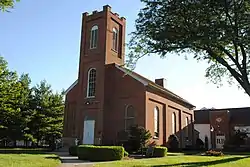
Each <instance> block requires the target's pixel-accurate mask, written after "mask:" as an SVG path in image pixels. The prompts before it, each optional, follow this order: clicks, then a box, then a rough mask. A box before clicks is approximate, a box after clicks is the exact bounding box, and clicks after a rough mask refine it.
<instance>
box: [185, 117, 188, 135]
mask: <svg viewBox="0 0 250 167" xmlns="http://www.w3.org/2000/svg"><path fill="white" fill-rule="evenodd" d="M185 123H186V125H185V126H186V127H185V129H186V132H185V133H186V137H187V138H188V131H189V130H188V129H189V128H188V127H189V119H188V117H186V119H185Z"/></svg>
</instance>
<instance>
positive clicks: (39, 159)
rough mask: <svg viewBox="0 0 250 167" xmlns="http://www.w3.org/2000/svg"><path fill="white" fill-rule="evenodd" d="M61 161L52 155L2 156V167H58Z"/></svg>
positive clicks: (0, 157)
mask: <svg viewBox="0 0 250 167" xmlns="http://www.w3.org/2000/svg"><path fill="white" fill-rule="evenodd" d="M59 164H60V160H59V159H58V157H57V156H56V155H52V154H51V155H50V154H0V167H57V166H58V165H59Z"/></svg>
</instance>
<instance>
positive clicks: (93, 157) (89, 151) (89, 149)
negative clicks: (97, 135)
mask: <svg viewBox="0 0 250 167" xmlns="http://www.w3.org/2000/svg"><path fill="white" fill-rule="evenodd" d="M123 157H124V148H123V147H122V146H91V145H80V146H79V147H78V159H80V160H89V161H114V160H121V159H122V158H123Z"/></svg>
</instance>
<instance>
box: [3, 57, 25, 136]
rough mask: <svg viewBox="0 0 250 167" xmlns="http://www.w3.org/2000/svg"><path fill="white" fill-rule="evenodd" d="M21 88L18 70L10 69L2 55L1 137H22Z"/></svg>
mask: <svg viewBox="0 0 250 167" xmlns="http://www.w3.org/2000/svg"><path fill="white" fill-rule="evenodd" d="M21 90H22V85H21V83H20V82H18V76H17V74H16V72H12V71H10V70H9V69H8V64H7V62H6V61H5V60H4V59H3V57H0V139H9V140H14V141H15V140H18V139H21V138H22V132H21V131H22V122H23V117H22V112H21V108H20V105H21V101H20V100H21V99H20V97H21V96H22V94H21V93H22V92H21Z"/></svg>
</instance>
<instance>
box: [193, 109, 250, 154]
mask: <svg viewBox="0 0 250 167" xmlns="http://www.w3.org/2000/svg"><path fill="white" fill-rule="evenodd" d="M194 118H195V122H194V128H195V131H196V132H197V137H198V136H199V138H200V139H201V140H203V142H205V136H207V137H208V143H209V148H218V149H223V147H224V144H225V141H226V140H229V139H230V137H231V136H232V135H234V133H235V131H237V130H240V131H244V132H247V133H249V135H250V107H244V108H223V109H202V110H195V111H194ZM249 137H250V136H249ZM249 139H250V138H249ZM246 144H247V145H250V140H248V141H247V142H246Z"/></svg>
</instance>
